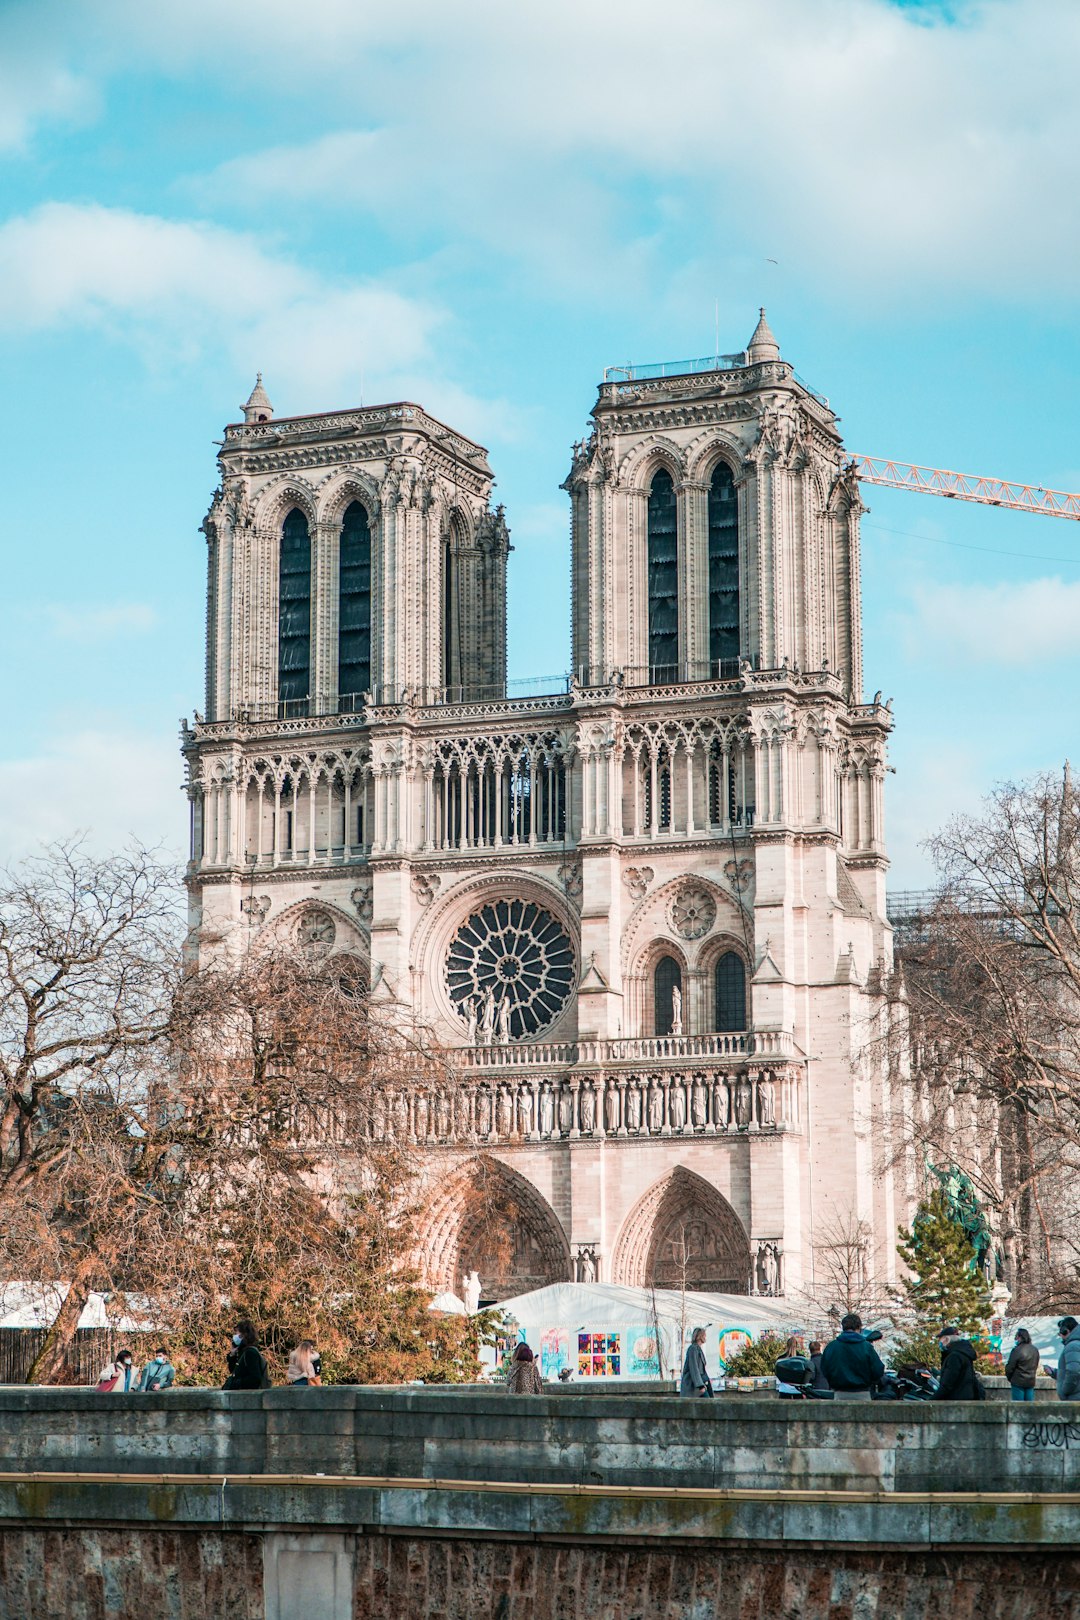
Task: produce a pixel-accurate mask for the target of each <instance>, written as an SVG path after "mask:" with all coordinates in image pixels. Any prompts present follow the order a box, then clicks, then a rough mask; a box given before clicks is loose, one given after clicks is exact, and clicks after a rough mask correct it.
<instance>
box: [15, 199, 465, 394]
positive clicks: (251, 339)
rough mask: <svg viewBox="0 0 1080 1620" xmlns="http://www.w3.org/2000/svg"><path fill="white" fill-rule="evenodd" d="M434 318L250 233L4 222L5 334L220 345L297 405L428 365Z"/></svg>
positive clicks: (57, 210) (139, 218)
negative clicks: (332, 275)
mask: <svg viewBox="0 0 1080 1620" xmlns="http://www.w3.org/2000/svg"><path fill="white" fill-rule="evenodd" d="M442 320H443V315H442V312H441V311H439V310H438V309H436V308H435V307H434V306H433V305H431V304H428V303H425V302H423V301H422V300H420V299H416V298H410V297H407V296H405V295H404V294H402V293H399V292H397V291H396V290H395V289H394V288H392V287H389V286H386V285H385V284H383V283H380V282H378V281H370V280H368V281H361V280H357V281H354V282H347V283H340V282H331V281H328V280H326V279H325V278H323V277H320V276H318V275H316V274H314V273H313V272H311V271H309V270H306V269H303V268H302V267H300V266H298V265H297V264H295V263H293V262H292V261H290V260H289V259H286V258H284V257H281V256H279V255H276V254H275V253H273V252H272V251H270V250H269V249H268V248H266V247H265V246H264V245H263V244H262V243H261V242H260V241H259V240H258V239H257V238H256V237H254V236H252V235H249V234H245V233H242V232H237V231H231V230H227V229H224V228H223V227H221V226H217V225H211V224H206V223H203V222H201V221H194V222H192V221H177V220H169V219H162V218H160V217H157V216H155V215H149V214H139V213H134V212H131V211H129V210H126V209H119V208H104V207H101V206H99V205H95V204H89V205H76V204H70V203H46V204H44V205H43V206H42V207H40V208H37V209H35V210H34V211H33V212H32V213H29V214H26V215H23V216H22V217H19V218H15V219H11V220H8V221H7V222H6V223H5V224H4V225H2V226H0V327H3V326H7V327H8V328H10V329H14V330H20V331H26V330H33V329H38V330H43V329H46V328H50V327H62V326H93V327H99V328H101V329H103V330H105V331H107V332H109V333H110V334H112V335H113V336H115V337H117V338H119V339H122V340H124V341H128V342H131V343H133V344H135V345H136V346H137V347H138V348H140V349H141V350H142V351H143V353H144V354H146V355H147V356H148V357H151V358H153V359H154V360H155V361H156V362H157V363H162V362H164V363H170V364H176V363H180V364H190V363H194V362H196V361H198V359H199V358H200V357H201V356H202V355H204V354H205V353H207V352H208V351H211V350H214V351H220V350H221V349H222V348H224V349H225V350H226V351H227V352H228V353H230V354H231V355H232V357H233V359H234V360H235V362H236V363H237V364H238V365H240V366H241V367H243V368H244V369H246V370H249V371H250V372H251V373H252V374H254V372H255V371H256V369H262V370H264V371H265V372H266V373H267V376H268V380H271V379H272V381H273V383H274V385H275V386H277V387H279V388H281V389H283V390H284V391H286V392H291V393H292V394H293V395H294V397H297V398H299V399H304V400H306V399H320V398H321V399H325V398H326V397H335V396H337V397H342V396H343V395H345V396H347V395H348V394H350V393H353V394H355V393H357V392H358V389H359V378H360V376H361V375H362V374H365V373H366V375H367V376H368V377H369V378H372V379H373V381H374V384H375V386H376V387H381V386H383V385H384V384H390V383H391V382H392V379H393V377H394V375H395V373H396V372H397V371H398V370H399V368H400V367H402V366H411V365H417V364H418V363H421V362H425V363H426V362H428V361H429V359H430V354H431V338H432V334H433V333H434V332H435V330H436V329H437V328H438V326H439V325H440V323H441V321H442Z"/></svg>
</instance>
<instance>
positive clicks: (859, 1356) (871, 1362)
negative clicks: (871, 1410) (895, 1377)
mask: <svg viewBox="0 0 1080 1620" xmlns="http://www.w3.org/2000/svg"><path fill="white" fill-rule="evenodd" d="M821 1370H822V1372H823V1373H824V1374H825V1377H826V1379H827V1380H828V1385H829V1388H830V1389H831V1390H832V1391H833V1394H834V1395H835V1397H836V1398H837V1400H842V1401H868V1400H869V1399H870V1391H871V1390H872V1389H873V1387H874V1385H875V1384H876V1383H878V1382H879V1380H880V1379H881V1378H883V1377H884V1374H885V1363H884V1362H883V1361H882V1359H881V1357H880V1356H879V1355H878V1353H877V1351H876V1350H875V1349H874V1347H873V1345H872V1344H870V1343H869V1342H868V1341H867V1339H866V1337H865V1335H864V1334H863V1330H862V1317H861V1316H856V1314H855V1312H854V1311H849V1313H848V1315H847V1316H845V1317H844V1318H843V1320H842V1321H841V1323H840V1336H839V1338H836V1339H832V1340H830V1342H829V1343H828V1344H827V1345H826V1346H825V1348H824V1350H823V1351H822V1353H821Z"/></svg>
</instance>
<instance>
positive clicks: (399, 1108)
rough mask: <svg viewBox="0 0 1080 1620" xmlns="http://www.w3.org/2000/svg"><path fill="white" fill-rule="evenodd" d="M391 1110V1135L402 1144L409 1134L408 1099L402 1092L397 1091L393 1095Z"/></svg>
mask: <svg viewBox="0 0 1080 1620" xmlns="http://www.w3.org/2000/svg"><path fill="white" fill-rule="evenodd" d="M393 1109H394V1126H393V1133H394V1135H395V1136H396V1137H397V1139H398V1141H399V1142H404V1140H405V1138H406V1137H407V1136H408V1134H409V1099H408V1097H406V1095H405V1093H404V1092H403V1091H399V1092H397V1094H396V1095H395V1097H394V1104H393Z"/></svg>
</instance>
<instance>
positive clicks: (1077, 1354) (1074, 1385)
mask: <svg viewBox="0 0 1080 1620" xmlns="http://www.w3.org/2000/svg"><path fill="white" fill-rule="evenodd" d="M1058 1336H1059V1338H1060V1339H1061V1340H1062V1346H1061V1356H1060V1359H1059V1361H1058V1364H1057V1392H1058V1400H1059V1401H1080V1322H1077V1320H1076V1317H1075V1316H1063V1317H1062V1318H1061V1321H1060V1322H1059V1323H1058Z"/></svg>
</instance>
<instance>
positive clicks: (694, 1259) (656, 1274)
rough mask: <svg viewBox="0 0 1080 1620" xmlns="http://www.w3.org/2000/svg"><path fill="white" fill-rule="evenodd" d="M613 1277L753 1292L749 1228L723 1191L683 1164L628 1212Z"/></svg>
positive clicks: (634, 1283)
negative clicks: (745, 1225)
mask: <svg viewBox="0 0 1080 1620" xmlns="http://www.w3.org/2000/svg"><path fill="white" fill-rule="evenodd" d="M612 1281H613V1282H617V1283H624V1284H627V1285H629V1286H630V1287H634V1288H647V1287H656V1288H675V1289H689V1290H691V1291H693V1292H696V1293H703V1294H745V1293H748V1292H749V1288H750V1242H749V1239H748V1238H747V1235H746V1229H745V1227H744V1226H743V1224H742V1222H741V1221H740V1219H739V1217H738V1215H736V1213H735V1211H734V1210H733V1209H732V1207H731V1205H730V1204H729V1203H728V1201H727V1199H726V1198H725V1197H724V1196H723V1194H722V1193H719V1192H717V1190H716V1188H715V1187H712V1186H710V1185H709V1183H708V1182H707V1181H705V1180H703V1178H702V1177H701V1176H698V1175H695V1174H694V1172H693V1171H692V1170H687V1169H685V1168H684V1167H683V1166H682V1165H679V1166H678V1167H677V1168H676V1169H675V1170H673V1171H672V1172H671V1174H670V1175H669V1176H665V1177H664V1179H663V1180H662V1181H658V1182H657V1183H656V1185H655V1186H653V1187H650V1188H649V1191H648V1192H647V1193H645V1195H644V1196H643V1197H642V1198H641V1199H640V1200H639V1201H638V1203H637V1204H636V1205H635V1207H634V1208H633V1209H632V1210H631V1212H630V1214H629V1215H628V1216H627V1218H626V1222H625V1224H624V1226H623V1229H622V1231H621V1232H620V1233H619V1237H618V1240H617V1242H616V1244H615V1250H614V1253H613V1255H612Z"/></svg>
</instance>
